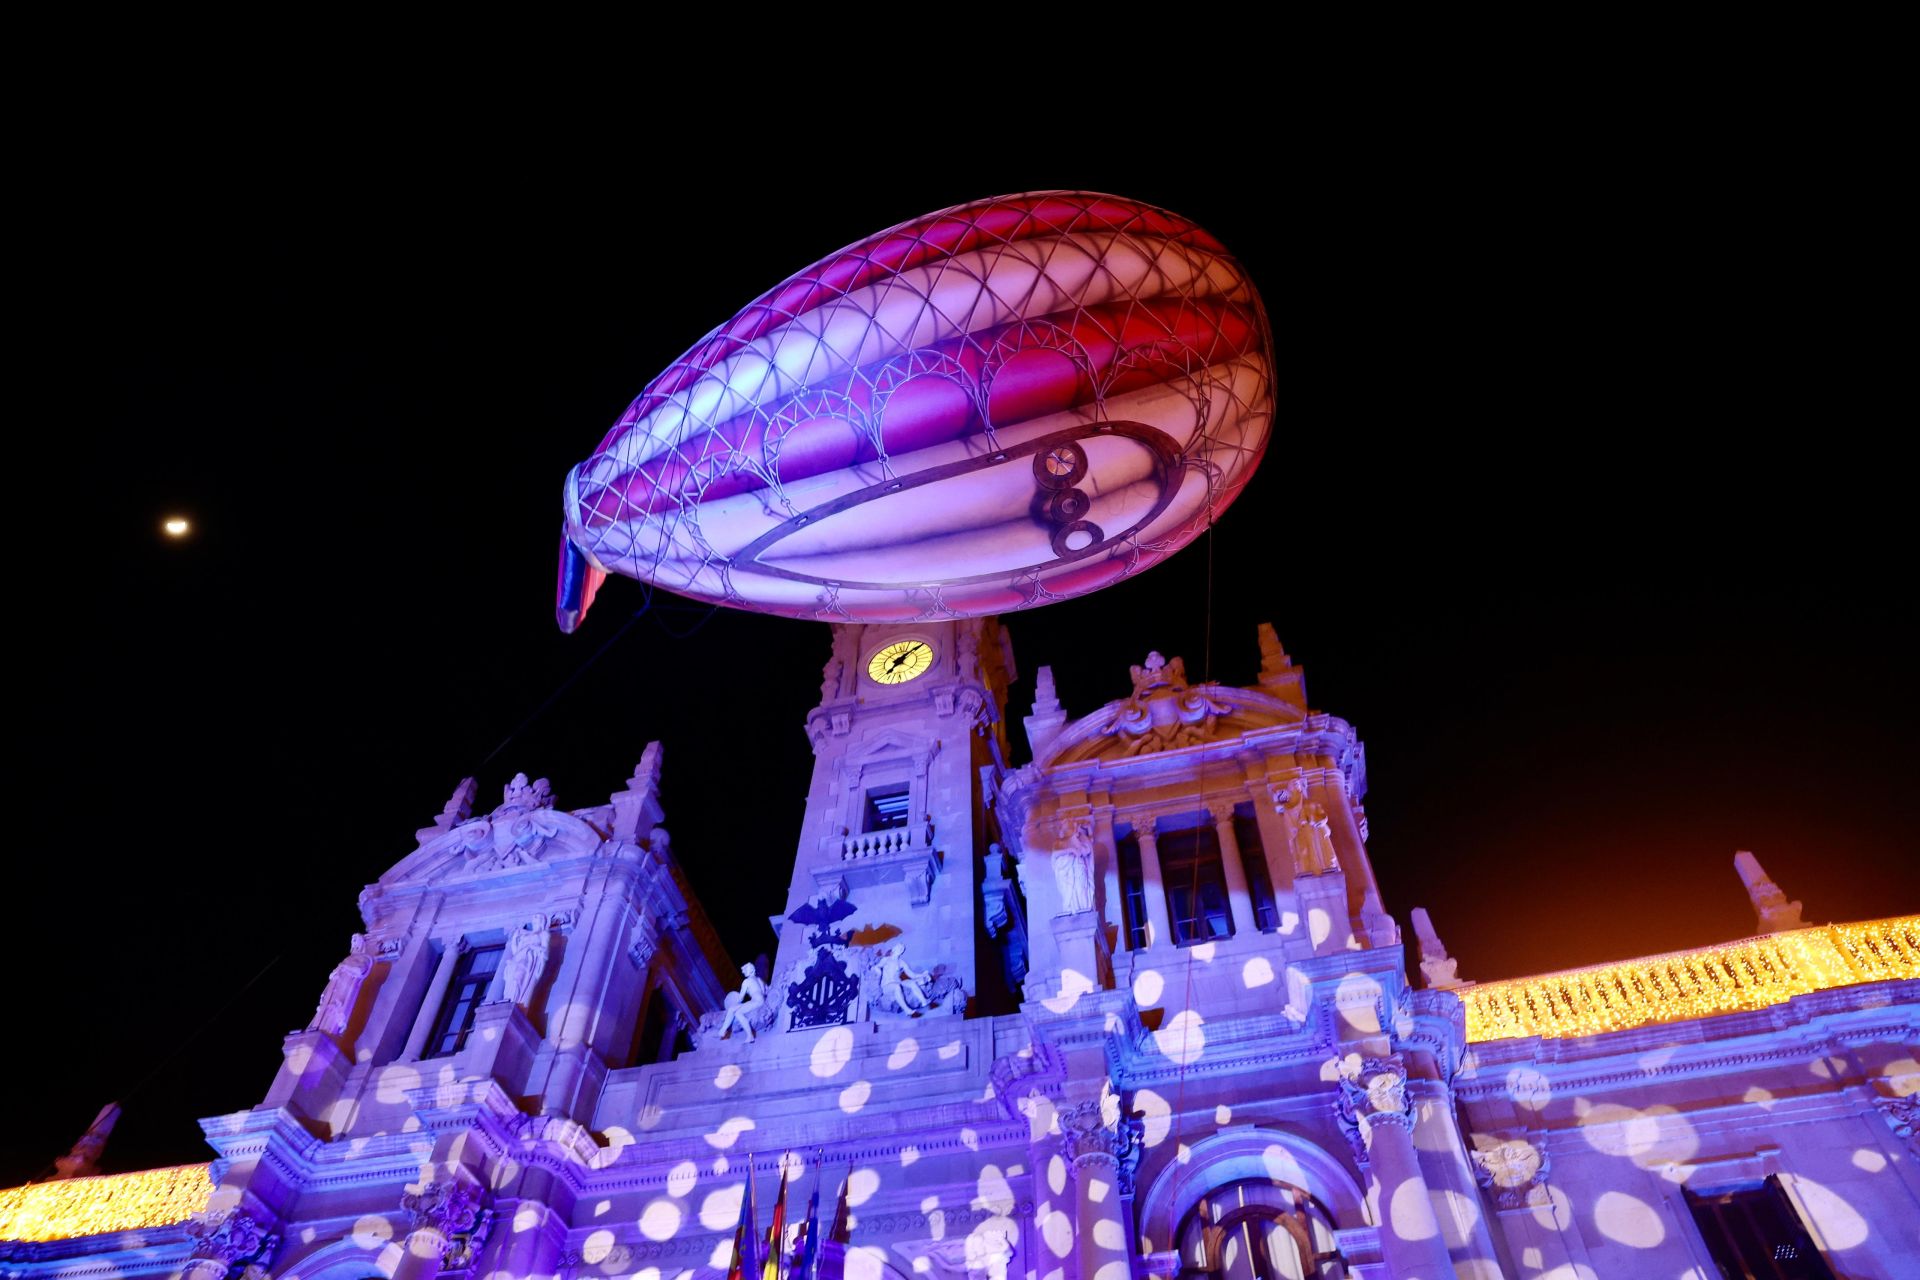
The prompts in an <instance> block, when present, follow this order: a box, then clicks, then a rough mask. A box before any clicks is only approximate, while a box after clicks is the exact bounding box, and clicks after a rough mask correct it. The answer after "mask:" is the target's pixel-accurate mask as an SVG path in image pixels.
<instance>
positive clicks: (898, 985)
mask: <svg viewBox="0 0 1920 1280" xmlns="http://www.w3.org/2000/svg"><path fill="white" fill-rule="evenodd" d="M906 951H907V946H906V944H905V943H904V942H896V943H894V944H893V945H892V946H891V947H888V948H887V949H886V950H885V951H883V952H881V953H880V965H879V970H880V997H881V999H883V1000H887V1001H890V1002H891V1003H892V1004H893V1006H894V1007H895V1008H897V1009H899V1010H900V1012H902V1013H910V1014H915V1015H917V1014H919V1013H920V1012H921V1011H922V1010H924V1009H926V1008H927V1006H928V1005H930V1004H932V1003H933V1002H932V1001H930V1000H928V999H927V992H926V988H925V987H923V986H921V985H920V984H921V983H923V982H927V981H929V980H930V979H931V978H932V977H933V975H932V974H931V973H916V972H914V969H913V966H912V965H910V964H908V963H907V956H906ZM908 997H912V1000H911V1001H910V1000H909V999H908ZM916 1002H917V1003H916Z"/></svg>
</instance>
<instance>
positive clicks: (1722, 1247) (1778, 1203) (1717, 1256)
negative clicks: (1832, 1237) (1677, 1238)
mask: <svg viewBox="0 0 1920 1280" xmlns="http://www.w3.org/2000/svg"><path fill="white" fill-rule="evenodd" d="M1686 1197H1687V1208H1688V1209H1690V1210H1692V1211H1693V1222H1694V1225H1695V1226H1697V1227H1699V1228H1700V1238H1701V1239H1702V1240H1703V1241H1705V1242H1706V1246H1707V1252H1708V1253H1710V1254H1712V1255H1713V1261H1714V1264H1715V1265H1716V1266H1718V1267H1719V1268H1720V1274H1722V1275H1724V1276H1727V1277H1730V1280H1834V1275H1833V1268H1831V1267H1829V1266H1828V1265H1827V1260H1826V1259H1825V1258H1823V1257H1821V1256H1820V1251H1819V1250H1818V1249H1816V1248H1815V1247H1814V1244H1813V1238H1812V1237H1811V1236H1809V1235H1808V1234H1807V1229H1806V1227H1805V1226H1804V1225H1803V1224H1802V1223H1801V1221H1800V1215H1799V1214H1797V1213H1795V1212H1794V1211H1793V1202H1792V1201H1791V1200H1789V1199H1788V1198H1787V1191H1786V1188H1785V1187H1782V1186H1781V1185H1780V1179H1779V1178H1778V1177H1777V1176H1776V1177H1770V1178H1768V1179H1767V1180H1766V1181H1765V1182H1763V1183H1761V1184H1760V1185H1759V1186H1757V1187H1752V1188H1749V1189H1747V1190H1744V1191H1729V1192H1726V1193H1724V1194H1721V1195H1715V1196H1697V1195H1694V1194H1693V1193H1692V1192H1691V1191H1689V1192H1687V1193H1686Z"/></svg>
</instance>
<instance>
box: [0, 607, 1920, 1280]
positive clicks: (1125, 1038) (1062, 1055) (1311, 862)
mask: <svg viewBox="0 0 1920 1280" xmlns="http://www.w3.org/2000/svg"><path fill="white" fill-rule="evenodd" d="M1258 642H1259V648H1260V655H1261V667H1260V674H1259V677H1258V679H1257V680H1256V681H1255V683H1254V684H1252V685H1250V686H1247V687H1235V686H1230V685H1224V684H1214V683H1203V682H1196V681H1193V680H1190V679H1189V677H1188V676H1187V673H1186V672H1185V670H1184V666H1183V664H1182V663H1181V662H1180V661H1179V660H1178V659H1177V658H1175V659H1165V658H1163V657H1162V656H1161V655H1158V654H1154V655H1151V656H1149V657H1148V658H1147V659H1146V660H1145V661H1144V662H1143V663H1142V664H1141V665H1139V666H1137V667H1135V668H1133V670H1132V671H1131V673H1115V675H1116V684H1117V687H1116V689H1115V692H1116V693H1121V692H1124V693H1125V696H1124V697H1118V698H1116V699H1115V700H1114V701H1111V702H1109V703H1107V704H1106V705H1104V706H1102V707H1100V708H1099V709H1097V710H1095V711H1093V712H1092V713H1091V714H1087V715H1082V716H1077V717H1076V716H1074V715H1072V714H1070V713H1069V712H1068V711H1067V710H1066V709H1065V708H1063V707H1062V706H1061V705H1060V704H1059V702H1058V700H1057V698H1056V697H1055V695H1054V684H1053V679H1052V675H1051V672H1050V671H1049V670H1048V669H1046V668H1041V669H1040V670H1039V671H1038V672H1037V673H1036V676H1035V681H1034V685H1035V689H1036V694H1035V697H1034V700H1033V702H1032V704H1031V706H1030V707H1029V708H1026V709H1025V710H1024V714H1022V715H1021V716H1020V717H1019V718H1020V720H1021V721H1022V723H1021V725H1020V727H1019V729H1017V730H1015V729H1012V728H1011V719H1012V718H1011V717H1010V715H1009V712H1008V707H1007V689H1008V686H1009V684H1010V683H1011V682H1012V681H1013V680H1014V679H1015V678H1016V675H1017V671H1016V666H1015V660H1014V654H1013V650H1012V646H1011V644H1010V642H1009V639H1008V636H1007V633H1006V632H1005V631H1004V630H1003V629H1002V628H1001V627H1000V626H999V625H998V624H997V623H996V622H995V621H993V620H991V619H974V620H966V621H959V622H950V623H942V624H933V625H919V624H912V625H909V624H901V625H892V624H887V625H881V624H868V625H857V624H848V625H842V626H836V627H835V628H834V632H833V643H832V653H831V658H830V660H829V662H828V664H827V667H826V670H825V672H824V673H823V676H824V678H823V681H822V688H821V696H820V701H819V704H818V706H817V707H815V708H814V709H813V710H812V711H811V712H810V713H809V714H808V715H807V717H806V722H805V728H806V732H807V734H808V736H809V738H810V739H811V741H812V743H813V746H814V753H815V768H814V774H813V780H812V784H811V787H810V789H809V791H808V794H807V797H806V810H805V816H804V818H803V821H802V826H801V830H800V832H799V835H798V841H797V850H796V856H795V858H794V861H793V870H792V877H791V880H790V882H789V885H788V893H787V906H786V909H785V911H784V912H783V914H782V915H781V916H778V917H776V918H775V919H774V921H773V922H772V923H773V927H774V930H775V932H776V934H777V937H778V941H777V945H776V947H775V949H774V953H773V956H772V960H771V964H770V965H768V966H766V967H767V968H768V969H769V970H770V971H769V972H761V971H760V970H759V968H757V967H755V966H751V965H749V966H739V965H736V964H735V963H734V962H733V961H731V960H729V959H728V958H727V956H726V955H725V954H724V952H723V950H722V948H721V946H720V943H719V940H718V938H717V937H716V936H715V934H714V932H713V930H712V928H711V927H710V926H709V925H708V923H707V921H706V918H705V916H704V914H703V912H702V910H701V908H700V905H699V903H698V902H697V901H695V900H694V898H693V896H692V895H691V894H690V893H689V892H688V889H687V886H686V882H685V880H684V878H683V876H682V875H681V873H680V871H679V868H678V864H677V862H676V860H675V853H674V851H673V848H672V841H671V838H670V836H669V834H668V830H667V827H666V825H665V823H666V815H665V812H664V810H663V808H662V805H661V802H660V799H659V795H660V777H661V750H660V748H659V746H658V745H657V744H656V745H654V746H650V747H649V748H648V749H647V751H646V753H645V755H644V756H643V758H642V760H641V763H640V766H639V768H638V769H636V771H635V773H634V776H633V778H632V779H631V781H630V782H629V783H628V785H627V788H626V789H625V790H624V791H622V792H621V793H620V794H617V795H615V796H613V797H611V798H610V800H609V801H608V802H607V803H606V804H603V805H598V806H593V807H589V808H584V809H575V810H571V811H569V810H564V809H561V808H558V807H556V806H555V804H554V802H553V797H552V794H551V792H550V791H549V790H548V788H547V786H546V784H545V782H544V781H538V782H536V781H529V780H528V779H526V778H525V777H524V776H521V777H516V778H515V779H514V781H513V783H512V784H510V785H509V786H508V787H507V788H506V791H505V793H504V795H503V796H502V798H501V801H500V803H499V804H498V805H497V806H495V807H493V808H492V809H490V810H487V811H484V812H483V811H482V810H481V809H480V808H477V807H476V804H475V800H476V796H475V791H474V788H473V787H472V785H471V784H467V785H465V786H463V787H462V789H461V790H460V791H459V792H457V793H456V794H455V796H454V797H453V799H452V800H451V801H450V802H449V803H448V804H447V806H446V809H445V811H444V812H443V813H442V814H441V815H440V816H439V818H437V819H436V820H435V822H434V823H433V825H431V826H429V827H426V828H424V829H422V830H421V831H420V832H418V833H417V847H416V848H415V849H414V850H413V851H412V852H411V853H409V854H407V855H406V856H405V857H403V858H402V859H400V861H399V862H398V863H396V864H395V865H394V867H393V868H392V870H390V871H389V872H388V873H387V874H386V875H384V876H382V877H381V879H380V880H379V881H378V882H377V883H376V884H373V885H370V886H368V887H367V889H366V890H365V892H364V893H363V894H362V895H361V898H360V907H361V913H362V917H363V919H364V922H365V929H364V932H363V933H362V934H360V935H357V936H356V938H355V939H354V942H353V945H352V947H351V948H350V950H349V953H348V955H347V956H346V957H345V958H344V959H343V960H342V961H341V963H340V964H339V965H338V966H337V967H336V968H335V969H334V970H333V972H332V973H331V974H330V975H327V976H326V977H325V980H324V983H323V984H322V985H321V990H320V996H319V1007H318V1010H317V1012H316V1014H315V1016H314V1019H313V1023H312V1025H311V1026H310V1027H309V1028H308V1029H307V1030H305V1031H302V1032H299V1033H296V1034H294V1035H292V1036H289V1037H288V1038H287V1041H286V1044H285V1047H284V1060H283V1065H282V1067H281V1069H280V1071H279V1073H278V1075H277V1076H276V1077H275V1079H274V1080H273V1081H272V1083H271V1084H270V1086H269V1087H268V1089H267V1091H266V1094H265V1096H264V1097H263V1098H262V1099H261V1100H260V1102H259V1103H258V1105H255V1106H252V1107H250V1108H248V1109H246V1110H242V1111H238V1112H235V1113H233V1114H231V1115H226V1116H219V1117H214V1118H212V1119H209V1120H207V1121H205V1122H204V1127H205V1131H206V1134H207V1138H208V1141H209V1143H210V1145H211V1146H212V1148H213V1150H214V1152H215V1159H214V1160H213V1161H212V1162H211V1163H210V1164H208V1165H195V1166H185V1167H182V1168H178V1169H165V1170H154V1171H149V1172H146V1173H139V1174H123V1175H114V1176H105V1177H100V1176H95V1177H84V1176H83V1177H73V1178H68V1179H64V1180H60V1181H54V1182H48V1183H44V1184H39V1185H36V1186H32V1187H26V1188H18V1189H14V1190H12V1191H6V1192H0V1275H6V1276H23V1277H25V1276H32V1277H43V1276H44V1277H54V1276H75V1277H78V1276H89V1277H109V1276H112V1277H123V1276H124V1277H133V1276H149V1275H151V1276H161V1275H184V1276H189V1277H193V1278H194V1280H226V1278H227V1277H230V1276H238V1275H251V1276H263V1275H271V1276H276V1277H284V1278H286V1280H296V1278H297V1280H367V1278H368V1277H373V1276H397V1277H406V1278H408V1280H413V1278H419V1280H426V1278H428V1277H433V1276H472V1277H487V1278H493V1277H500V1278H503V1280H504V1278H506V1277H514V1278H519V1277H534V1276H539V1277H547V1276H554V1277H566V1278H567V1280H583V1278H586V1277H613V1276H632V1277H639V1278H640V1280H718V1278H719V1277H721V1276H724V1275H726V1274H727V1271H728V1269H729V1265H730V1263H731V1262H732V1260H733V1258H734V1255H735V1250H736V1248H737V1247H738V1246H737V1240H738V1238H739V1237H740V1236H741V1235H742V1233H741V1232H740V1231H739V1230H738V1228H739V1224H740V1223H741V1220H742V1217H743V1213H744V1214H745V1215H746V1216H748V1217H750V1219H751V1221H752V1223H753V1224H754V1226H755V1227H756V1228H762V1229H764V1228H765V1227H766V1226H767V1224H768V1222H769V1219H770V1218H771V1217H772V1216H773V1214H774V1211H775V1205H776V1203H778V1202H779V1201H780V1190H779V1189H780V1188H781V1187H782V1186H784V1187H785V1188H786V1198H785V1218H784V1222H785V1226H786V1230H785V1231H784V1232H783V1233H782V1239H781V1240H780V1242H779V1245H778V1249H777V1252H778V1253H779V1254H780V1256H781V1257H782V1258H785V1259H789V1260H790V1259H791V1258H792V1257H793V1255H794V1252H795V1251H796V1250H802V1249H805V1247H806V1245H805V1241H806V1237H807V1234H808V1232H807V1230H806V1222H807V1219H808V1218H809V1216H810V1215H809V1213H808V1211H807V1210H806V1209H805V1207H804V1205H805V1202H806V1200H807V1199H808V1198H810V1197H813V1196H818V1199H819V1202H820V1204H821V1205H822V1206H823V1207H822V1208H821V1209H820V1210H819V1211H818V1215H817V1218H815V1221H816V1222H817V1228H816V1230H815V1231H814V1232H813V1237H814V1239H815V1240H816V1242H817V1245H816V1247H815V1248H813V1249H812V1255H813V1259H814V1260H813V1261H812V1263H811V1264H809V1265H808V1266H807V1267H806V1268H805V1269H806V1270H807V1271H808V1272H809V1273H811V1274H824V1275H827V1276H829V1277H831V1278H833V1280H839V1278H840V1277H846V1278H847V1280H918V1278H919V1277H923V1276H926V1277H934V1278H936V1280H967V1277H970V1276H976V1277H983V1278H985V1280H1007V1278H1008V1277H1015V1278H1017V1280H1133V1278H1135V1277H1146V1276H1160V1277H1185V1278H1187V1280H1200V1277H1203V1276H1207V1277H1218V1278H1219V1280H1254V1278H1255V1277H1260V1278H1262V1280H1272V1278H1276V1277H1283V1276H1288V1277H1291V1276H1320V1277H1395V1278H1403V1277H1423V1278H1437V1277H1463V1278H1468V1280H1490V1278H1492V1277H1512V1278H1514V1280H1522V1278H1524V1280H1532V1278H1534V1277H1553V1278H1555V1280H1576V1278H1580V1277H1643V1276H1646V1277H1651V1276H1661V1277H1675V1278H1679V1277H1699V1278H1700V1280H1706V1278H1707V1277H1712V1276H1715V1275H1718V1274H1732V1275H1739V1274H1743V1272H1742V1271H1740V1270H1737V1269H1728V1268H1737V1267H1749V1268H1757V1267H1759V1266H1761V1265H1762V1262H1761V1261H1759V1260H1760V1259H1764V1265H1766V1266H1770V1267H1773V1268H1774V1269H1773V1270H1771V1271H1763V1270H1757V1269H1756V1270H1752V1271H1751V1274H1755V1275H1762V1274H1764V1275H1778V1276H1825V1275H1833V1276H1848V1277H1889V1278H1891V1277H1902V1276H1916V1275H1920V1165H1917V1164H1916V1148H1915V1136H1914V1133H1915V1125H1916V1118H1915V1110H1914V1108H1915V1102H1914V1099H1915V1098H1916V1096H1920V1063H1917V1062H1916V1060H1915V1059H1916V1049H1915V1045H1916V1041H1917V1040H1920V1035H1917V1034H1916V1033H1917V1032H1920V1005H1917V1004H1916V995H1920V917H1911V916H1909V917H1904V918H1898V919H1892V920H1884V921H1873V922H1866V923H1861V924H1852V925H1843V926H1832V927H1826V928H1812V927H1807V926H1804V925H1802V924H1801V923H1800V920H1799V910H1798V904H1793V903H1788V902H1787V901H1786V899H1785V895H1784V894H1781V893H1780V892H1779V891H1778V890H1777V888H1776V887H1775V886H1773V885H1772V884H1771V882H1769V881H1767V880H1766V878H1765V874H1764V872H1763V871H1761V870H1760V869H1759V866H1758V864H1757V863H1755V862H1753V861H1752V859H1751V858H1750V857H1747V858H1745V860H1744V861H1743V862H1742V863H1741V867H1740V870H1741V873H1742V876H1743V878H1744V879H1746V880H1747V882H1748V888H1749V890H1750V891H1751V892H1752V894H1753V896H1754V901H1755V905H1756V911H1757V915H1758V922H1757V933H1756V936H1755V937H1753V938H1749V939H1744V940H1738V941H1735V942H1731V943H1729V944H1727V945H1725V946H1721V947H1712V948H1705V949H1703V950H1701V951H1698V952H1691V953H1684V954H1681V955H1674V956H1661V957H1646V958H1641V959H1638V960H1632V961H1627V962H1623V963H1621V964H1617V965H1608V966H1598V967H1596V968H1593V969H1589V970H1581V971H1577V972H1573V973H1564V974H1549V975H1541V976H1537V977H1530V978H1522V979H1515V980H1512V981H1506V982H1497V983H1486V984H1479V985H1475V984H1471V983H1466V982H1463V981H1462V980H1461V979H1460V978H1459V976H1458V975H1457V973H1456V971H1455V969H1456V966H1455V963H1454V962H1453V961H1452V960H1451V959H1450V958H1449V957H1448V956H1447V955H1446V953H1445V950H1444V948H1443V947H1442V945H1441V944H1440V942H1439V939H1438V937H1437V936H1436V935H1435V934H1434V931H1433V929H1432V926H1431V924H1430V922H1428V921H1427V920H1426V919H1425V917H1424V914H1422V913H1415V914H1414V916H1413V917H1412V919H1411V923H1412V924H1413V925H1414V933H1415V934H1416V935H1417V942H1418V946H1417V950H1418V954H1417V955H1416V956H1414V957H1411V958H1412V959H1414V961H1415V963H1414V966H1413V972H1415V973H1417V974H1418V975H1419V980H1418V981H1412V980H1410V979H1409V977H1408V973H1409V966H1408V960H1409V958H1410V957H1409V955H1408V949H1407V946H1406V945H1405V943H1404V942H1403V933H1402V930H1401V927H1400V925H1399V924H1398V923H1397V922H1396V921H1395V919H1394V918H1393V917H1392V916H1390V915H1389V914H1388V913H1387V912H1386V910H1385V907H1384V905H1383V898H1382V894H1381V889H1380V886H1379V885H1378V884H1377V882H1376V881H1375V878H1374V873H1373V868H1372V864H1371V861H1370V859H1369V856H1368V852H1367V835H1368V833H1367V820H1366V813H1365V810H1364V808H1363V807H1362V801H1363V799H1364V797H1365V794H1366V764H1365V754H1364V751H1363V749H1362V746H1361V743H1360V740H1359V738H1358V736H1357V734H1356V733H1355V732H1354V730H1353V728H1352V726H1350V725H1348V724H1347V723H1346V722H1345V721H1342V720H1340V719H1338V718H1337V717H1334V716H1331V715H1327V714H1325V713H1322V712H1319V711H1314V710H1311V709H1310V707H1309V704H1308V702H1307V698H1306V691H1305V685H1304V680H1303V676H1302V673H1301V671H1300V670H1299V668H1297V667H1296V666H1294V665H1293V664H1292V662H1291V661H1290V660H1289V658H1288V657H1287V655H1286V654H1285V653H1284V651H1283V650H1282V648H1281V646H1280V644H1279V642H1278V640H1277V638H1276V637H1275V636H1274V634H1273V632H1272V630H1271V629H1270V628H1266V627H1262V628H1261V629H1260V634H1259V636H1258ZM1123 676H1124V677H1126V678H1127V679H1128V684H1127V685H1118V683H1117V682H1118V680H1119V679H1120V678H1121V677H1123ZM1129 686H1130V687H1129ZM1016 738H1024V744H1022V745H1023V746H1024V750H1022V751H1021V752H1020V755H1021V757H1022V758H1024V759H1026V760H1027V761H1028V762H1027V763H1024V764H1020V765H1015V764H1014V763H1013V761H1014V754H1015V753H1014V745H1015V741H1016ZM694 856H699V851H694ZM315 977H316V981H317V982H318V981H319V980H320V978H321V975H315ZM96 1145H97V1144H96ZM77 1163H78V1164H84V1161H83V1160H82V1161H77ZM836 1202H838V1203H839V1204H840V1206H841V1208H842V1210H843V1212H844V1214H845V1222H844V1225H843V1227H842V1228H841V1229H838V1230H834V1229H832V1228H830V1226H829V1220H830V1219H831V1218H832V1217H833V1211H834V1206H835V1204H836ZM776 1269H779V1270H781V1271H782V1272H783V1273H791V1272H792V1271H793V1270H794V1265H793V1264H792V1263H791V1261H789V1262H788V1263H787V1264H786V1265H785V1266H778V1265H777V1268H776Z"/></svg>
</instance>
